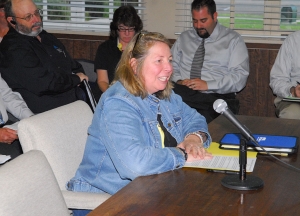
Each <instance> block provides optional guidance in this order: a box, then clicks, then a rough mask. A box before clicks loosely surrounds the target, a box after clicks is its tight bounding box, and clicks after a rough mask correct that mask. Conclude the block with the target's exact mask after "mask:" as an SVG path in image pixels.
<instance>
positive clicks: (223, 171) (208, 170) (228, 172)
mask: <svg viewBox="0 0 300 216" xmlns="http://www.w3.org/2000/svg"><path fill="white" fill-rule="evenodd" d="M207 172H213V173H224V174H239V172H237V171H230V170H216V169H207Z"/></svg>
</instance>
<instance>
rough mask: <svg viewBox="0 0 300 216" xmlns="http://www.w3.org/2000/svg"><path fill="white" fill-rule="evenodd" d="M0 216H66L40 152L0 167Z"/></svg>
mask: <svg viewBox="0 0 300 216" xmlns="http://www.w3.org/2000/svg"><path fill="white" fill-rule="evenodd" d="M0 176H1V178H0V191H1V193H0V203H1V204H0V215H1V216H20V215H22V216H40V215H59V216H67V215H70V213H69V210H68V208H67V206H66V203H65V200H64V198H63V196H62V193H61V190H60V188H59V186H58V183H57V180H56V178H55V176H54V174H53V171H52V169H51V167H50V164H49V163H48V161H47V159H46V157H45V155H44V154H43V152H41V151H37V150H32V151H29V152H27V153H25V154H22V155H20V156H19V157H17V158H15V159H14V160H12V161H9V162H7V163H6V164H4V165H2V166H1V167H0Z"/></svg>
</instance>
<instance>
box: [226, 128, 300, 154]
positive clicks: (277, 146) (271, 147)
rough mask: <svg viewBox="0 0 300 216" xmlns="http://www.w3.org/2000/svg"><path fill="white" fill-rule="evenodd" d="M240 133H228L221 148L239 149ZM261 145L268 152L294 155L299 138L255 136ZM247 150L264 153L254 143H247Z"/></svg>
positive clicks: (267, 135) (268, 135)
mask: <svg viewBox="0 0 300 216" xmlns="http://www.w3.org/2000/svg"><path fill="white" fill-rule="evenodd" d="M241 136H242V135H241V134H239V133H227V134H225V135H224V136H223V138H222V139H221V140H220V148H222V149H239V145H240V137H241ZM253 137H254V138H255V139H256V141H257V142H258V144H259V145H261V146H262V147H263V148H264V149H265V150H266V151H269V152H280V153H288V154H292V153H295V152H297V150H298V142H297V140H298V139H297V137H295V136H279V135H270V134H253ZM247 149H248V150H250V151H251V150H252V151H258V152H260V151H263V150H262V148H260V147H258V146H256V145H255V144H254V143H252V142H248V143H247Z"/></svg>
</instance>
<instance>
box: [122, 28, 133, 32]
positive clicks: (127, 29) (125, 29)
mask: <svg viewBox="0 0 300 216" xmlns="http://www.w3.org/2000/svg"><path fill="white" fill-rule="evenodd" d="M118 31H119V32H126V31H128V32H134V31H135V27H129V28H125V27H118Z"/></svg>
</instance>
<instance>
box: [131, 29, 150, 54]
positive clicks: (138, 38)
mask: <svg viewBox="0 0 300 216" xmlns="http://www.w3.org/2000/svg"><path fill="white" fill-rule="evenodd" d="M145 34H147V32H146V31H141V32H140V33H139V34H138V36H137V37H136V40H135V43H134V46H133V48H132V51H131V52H133V50H134V48H135V47H136V44H137V43H138V41H139V40H140V38H141V37H143V36H144V35H145Z"/></svg>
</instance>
